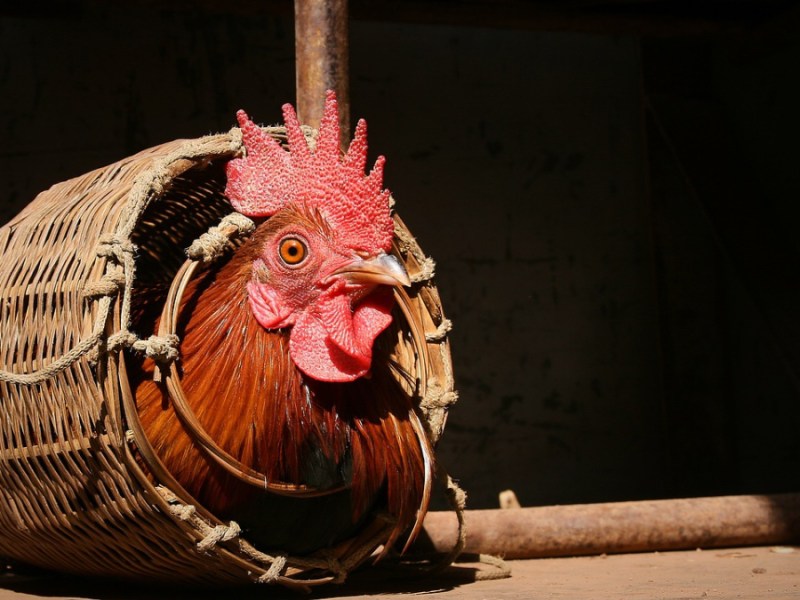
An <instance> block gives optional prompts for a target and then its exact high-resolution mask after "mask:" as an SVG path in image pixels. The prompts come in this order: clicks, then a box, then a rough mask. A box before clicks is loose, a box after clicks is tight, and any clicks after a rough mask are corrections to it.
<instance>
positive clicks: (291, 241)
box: [278, 237, 308, 266]
mask: <svg viewBox="0 0 800 600" xmlns="http://www.w3.org/2000/svg"><path fill="white" fill-rule="evenodd" d="M278 252H279V253H280V255H281V260H282V261H283V262H285V263H286V264H287V265H289V266H295V265H299V264H300V263H301V262H303V261H304V260H305V259H306V256H307V255H308V248H306V245H305V244H304V243H303V242H302V240H299V239H297V238H295V237H287V238H285V239H283V240H281V245H280V247H279V248H278Z"/></svg>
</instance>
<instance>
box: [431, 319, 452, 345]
mask: <svg viewBox="0 0 800 600" xmlns="http://www.w3.org/2000/svg"><path fill="white" fill-rule="evenodd" d="M452 329H453V322H452V321H451V320H450V319H442V322H441V323H439V326H438V327H437V328H436V331H434V332H433V333H426V334H425V341H426V342H441V341H443V340H444V339H445V338H446V337H447V334H448V333H450V331H452Z"/></svg>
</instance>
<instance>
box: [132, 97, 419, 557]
mask: <svg viewBox="0 0 800 600" xmlns="http://www.w3.org/2000/svg"><path fill="white" fill-rule="evenodd" d="M283 112H284V118H285V122H286V133H287V137H288V148H289V149H288V151H287V150H286V149H284V148H283V147H282V146H281V145H280V144H279V143H278V142H277V141H276V140H275V139H274V138H273V137H271V136H270V135H268V134H267V133H266V132H264V131H263V130H262V129H261V128H259V127H257V126H256V125H255V124H254V123H253V122H252V121H250V120H249V118H248V117H247V115H246V114H245V113H244V112H242V111H240V112H239V114H238V115H237V116H238V120H239V124H240V126H241V129H242V134H243V141H244V146H245V148H246V151H247V155H246V156H245V157H243V158H237V159H234V160H231V161H230V162H229V163H228V166H227V177H228V183H227V188H226V195H227V197H228V198H229V200H230V202H231V204H232V205H233V207H234V208H235V209H236V210H237V211H239V212H241V213H242V214H245V215H247V216H250V217H252V218H254V219H257V220H260V221H261V222H260V224H259V226H258V228H257V229H256V231H255V233H254V234H253V235H252V236H251V237H250V238H249V239H248V240H247V241H245V242H244V243H243V244H242V246H241V247H240V248H238V249H237V250H236V252H235V253H234V255H233V256H232V257H231V258H230V259H229V260H228V261H227V262H225V263H224V264H223V265H221V266H219V267H217V268H214V269H209V270H208V271H206V272H205V273H204V274H203V275H202V276H201V277H198V278H196V279H195V280H194V281H193V282H192V284H191V286H190V288H189V289H188V290H187V292H186V293H185V294H184V299H183V304H182V309H181V315H182V319H183V320H182V322H181V325H180V329H179V331H178V334H179V336H180V338H181V345H180V351H181V355H180V363H179V365H180V369H181V372H182V379H183V388H184V391H185V395H186V398H187V401H188V403H189V405H190V406H191V408H192V410H193V411H194V413H195V415H196V416H197V419H198V420H199V421H200V422H201V423H202V425H203V427H204V428H205V430H206V431H207V432H208V433H209V434H210V435H211V437H213V439H214V440H215V441H216V443H217V444H218V445H219V446H220V447H221V448H223V449H224V450H225V451H226V452H228V453H229V454H230V455H232V456H233V457H235V458H236V459H237V460H239V461H240V462H242V463H244V464H245V465H247V466H249V467H251V468H252V469H254V470H256V471H258V472H261V473H263V474H265V475H266V477H267V479H268V480H269V481H272V482H283V483H286V484H289V485H290V486H291V485H296V486H306V487H309V488H313V489H316V490H318V491H320V492H321V494H320V495H318V496H316V497H301V496H299V495H298V496H293V495H292V494H288V495H276V494H273V493H271V492H268V491H264V490H260V489H258V488H257V487H254V486H252V485H247V484H246V483H243V482H242V481H240V480H238V479H236V478H234V477H233V476H231V475H229V474H228V473H227V472H226V471H225V470H224V469H222V468H221V467H219V466H217V465H216V464H214V463H213V462H212V461H210V460H209V459H208V457H207V456H206V455H205V454H204V453H203V451H202V450H201V449H200V448H199V447H198V445H197V444H195V442H194V441H193V439H192V437H191V436H190V435H188V434H187V432H186V431H185V429H184V427H183V426H182V424H181V421H180V420H179V419H178V418H176V416H175V413H174V411H173V410H172V408H171V406H170V404H169V400H168V397H167V395H166V393H165V392H164V390H163V388H162V387H161V386H159V385H158V384H156V383H154V382H153V381H152V378H151V377H149V374H150V372H151V371H152V369H153V365H152V363H151V362H150V361H146V362H145V363H144V365H143V368H142V370H141V373H140V376H139V377H138V381H135V382H134V383H135V385H136V389H135V394H136V402H137V406H138V410H139V415H140V419H141V423H142V426H143V428H144V430H145V432H146V434H147V437H148V440H149V441H150V443H151V445H152V446H153V448H154V450H155V451H156V453H157V455H158V456H159V458H160V459H161V461H162V462H163V463H164V465H165V466H166V468H167V469H168V470H169V471H170V472H171V474H172V475H173V476H174V477H175V478H176V479H177V480H178V481H179V482H180V484H181V485H182V486H183V487H184V488H185V489H186V490H187V491H188V492H189V493H191V494H192V495H193V496H194V497H195V498H196V499H197V500H199V501H200V502H201V503H202V504H203V505H204V506H205V507H206V508H208V509H210V510H211V511H212V512H214V513H215V514H217V515H219V516H222V517H224V518H229V519H235V520H236V521H237V522H238V523H239V524H240V525H241V526H242V528H243V529H244V532H245V533H244V534H245V536H246V537H249V538H250V539H252V540H253V541H254V542H256V543H257V544H258V545H259V547H265V548H280V549H284V550H287V551H290V552H309V551H312V550H315V549H318V548H322V547H326V546H329V545H331V544H333V543H335V542H336V541H337V540H340V539H342V538H343V537H344V536H346V535H347V534H348V533H350V532H352V531H353V530H354V528H356V527H357V526H358V525H359V523H360V522H361V521H362V520H363V519H365V518H366V517H367V516H368V515H369V514H371V513H373V512H374V511H383V512H385V513H388V515H390V517H392V518H393V519H395V520H396V525H395V526H394V528H393V531H392V534H391V536H390V539H389V541H388V542H387V546H389V545H391V544H393V543H394V541H396V540H397V538H398V537H399V536H400V535H401V534H402V533H403V532H404V531H405V530H407V529H408V528H409V527H410V526H411V525H412V524H413V525H414V528H413V531H412V533H411V536H410V538H413V536H414V535H415V533H416V531H417V530H418V529H419V526H420V524H421V521H422V518H423V516H424V514H425V512H426V510H427V506H428V501H429V495H430V480H431V477H432V474H431V472H432V471H431V470H432V450H431V447H430V443H429V441H428V439H427V436H426V435H425V432H424V427H423V426H422V425H421V423H420V420H419V417H418V416H417V414H416V412H415V410H416V409H415V406H414V402H413V399H412V398H411V397H409V395H408V394H407V393H406V392H405V391H404V390H403V388H402V387H401V386H400V385H399V384H398V382H397V380H396V378H395V376H394V375H393V373H392V372H391V371H390V360H389V357H388V353H389V343H388V342H390V340H386V339H385V338H386V336H381V333H382V332H383V331H385V330H386V329H387V328H389V327H390V326H391V324H392V308H393V305H394V298H393V292H392V287H393V286H403V285H409V280H408V275H407V274H406V272H405V269H404V268H403V266H402V265H401V263H400V262H399V261H398V260H397V259H396V258H395V257H394V256H392V255H391V254H390V250H391V243H392V238H393V222H392V217H391V213H390V207H389V192H388V191H387V190H384V189H383V162H384V161H383V158H382V157H381V158H379V159H378V160H377V162H376V164H375V167H374V168H373V169H372V171H371V172H370V173H369V174H367V175H365V167H366V156H367V144H366V124H365V123H364V121H363V120H362V121H360V122H359V123H358V126H357V127H356V131H355V134H354V138H353V141H352V143H351V144H350V147H349V149H348V151H347V152H346V153H345V154H344V155H341V153H340V150H339V126H338V118H337V107H336V101H335V97H334V96H333V94H332V93H329V95H328V97H327V99H326V105H325V111H324V116H323V119H322V122H321V124H320V131H319V136H318V138H317V139H316V143H315V144H311V145H309V142H308V141H307V140H306V137H305V135H304V134H303V131H302V130H301V127H300V124H299V123H298V120H297V116H296V114H295V112H294V110H293V109H292V107H291V106H289V105H286V106H284V111H283ZM326 492H329V493H326Z"/></svg>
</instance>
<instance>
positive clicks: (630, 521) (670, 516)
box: [420, 494, 800, 558]
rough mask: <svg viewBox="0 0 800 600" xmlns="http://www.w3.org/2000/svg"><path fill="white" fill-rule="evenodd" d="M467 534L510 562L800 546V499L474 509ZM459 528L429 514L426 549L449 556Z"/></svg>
mask: <svg viewBox="0 0 800 600" xmlns="http://www.w3.org/2000/svg"><path fill="white" fill-rule="evenodd" d="M466 530H467V545H466V548H465V550H464V551H465V552H468V553H476V554H497V555H501V556H504V557H506V558H539V557H551V556H576V555H586V554H604V553H607V554H611V553H619V552H646V551H654V550H681V549H694V548H718V547H723V546H747V545H757V544H782V543H791V542H797V541H800V494H778V495H770V496H721V497H714V498H688V499H674V500H652V501H640V502H616V503H608V504H577V505H569V506H543V507H536V508H512V509H494V510H468V511H467V513H466ZM456 531H457V530H456V519H455V516H454V515H453V514H452V513H449V512H431V513H428V516H427V517H426V518H425V527H424V533H425V534H426V535H423V536H422V538H423V539H422V540H421V541H420V545H421V546H423V548H424V546H425V545H427V543H429V544H432V546H433V548H434V549H435V550H436V551H439V552H447V551H448V550H449V549H450V548H451V547H452V546H453V544H454V543H455V541H456V535H457V533H456ZM426 536H427V538H428V539H427V540H425V539H424V538H425V537H426ZM426 542H427V543H426Z"/></svg>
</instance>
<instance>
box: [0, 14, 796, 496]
mask: <svg viewBox="0 0 800 600" xmlns="http://www.w3.org/2000/svg"><path fill="white" fill-rule="evenodd" d="M116 6H117V7H116V8H114V9H109V8H104V3H101V2H92V1H91V0H87V1H78V0H75V1H71V2H69V1H65V2H49V3H48V2H44V3H36V4H35V5H32V6H29V7H28V8H24V9H19V8H17V9H13V10H12V9H10V8H3V9H0V86H2V87H0V91H1V92H2V93H0V189H1V190H2V194H1V195H0V217H1V218H2V221H3V222H5V221H6V220H8V219H9V218H10V217H11V216H13V215H14V214H16V212H17V211H19V210H20V209H21V208H22V207H23V206H24V205H25V204H26V203H27V202H29V201H30V200H31V199H32V198H33V197H34V196H35V195H36V193H38V192H39V191H41V190H43V189H45V188H47V187H48V186H50V185H52V184H53V183H56V182H58V181H61V180H64V179H67V178H70V177H73V176H77V175H79V174H81V173H84V172H86V171H88V170H91V169H93V168H96V167H100V166H103V165H105V164H108V163H110V162H113V161H115V160H117V159H120V158H122V157H125V156H127V155H130V154H133V153H135V152H137V151H139V150H141V149H143V148H146V147H148V146H152V145H155V144H158V143H160V142H164V141H167V140H172V139H175V138H180V137H198V136H201V135H204V134H207V133H212V132H218V131H225V130H227V129H228V128H230V127H231V126H232V125H233V124H234V122H235V119H234V115H235V112H236V110H237V109H239V108H245V109H246V110H247V111H248V112H249V113H250V115H251V116H253V117H254V118H255V119H256V120H258V121H261V122H264V123H275V122H277V121H279V119H280V106H281V104H282V103H284V102H286V101H293V100H294V28H293V22H292V14H291V3H290V2H288V1H281V2H277V1H276V2H252V1H242V2H238V3H237V2H222V1H220V2H214V1H210V0H205V1H202V2H193V3H189V2H180V1H174V2H169V1H167V2H160V3H156V2H147V1H144V0H143V1H141V2H136V1H132V0H129V1H124V2H119V3H117V4H116ZM351 7H352V12H353V17H354V18H353V22H352V23H351V48H350V51H351V65H350V69H351V94H352V107H353V113H354V117H359V116H363V117H365V118H367V120H368V121H369V125H370V144H371V149H372V150H373V154H377V153H381V154H385V155H386V156H387V157H388V163H387V175H386V183H387V186H388V187H389V188H390V189H391V190H392V191H393V193H394V195H395V197H396V198H397V202H398V210H399V212H400V213H401V214H402V216H403V218H404V219H405V221H406V222H407V223H408V224H409V226H410V228H411V229H412V231H413V232H414V233H415V235H416V236H417V237H418V239H419V241H420V243H421V245H422V246H423V248H424V249H425V250H426V251H427V252H429V253H430V254H431V255H432V256H433V257H434V258H435V259H436V260H437V263H438V267H437V281H438V284H439V288H440V292H441V294H442V298H443V301H444V305H445V309H446V310H447V312H448V316H449V317H450V318H452V320H453V321H454V323H455V329H454V331H453V333H452V343H453V355H454V362H455V367H456V376H457V386H458V389H459V390H460V393H461V400H460V402H459V404H458V405H457V406H456V407H455V408H454V409H453V411H452V412H451V417H450V420H449V423H448V428H447V431H446V432H445V436H444V438H443V441H442V443H441V447H440V449H441V457H442V460H444V461H445V462H446V464H447V465H448V467H449V469H450V471H451V472H452V473H453V474H454V475H456V476H457V477H459V478H460V479H461V481H462V483H463V485H464V486H465V487H466V488H467V489H468V491H469V493H470V497H471V507H473V508H479V507H493V506H496V504H497V492H498V491H500V490H502V489H505V488H512V489H514V490H515V491H516V492H517V495H518V496H519V498H520V500H521V502H522V503H523V504H526V505H535V504H547V503H573V502H591V501H604V500H628V499H638V498H659V497H675V496H693V495H708V494H727V493H765V492H782V491H797V490H800V468H798V463H799V462H800V435H798V431H799V430H800V402H798V399H799V398H800V376H798V367H799V366H800V322H799V321H798V319H797V317H796V316H795V307H796V306H797V304H798V301H799V300H800V286H799V285H798V275H800V270H798V266H799V264H798V262H799V261H798V258H800V238H798V235H797V233H796V232H797V223H798V220H797V217H798V216H799V215H798V213H800V211H798V209H797V204H798V198H800V168H798V158H800V156H799V155H800V153H799V152H798V138H799V137H800V118H799V117H798V107H800V86H798V83H797V81H798V76H799V75H800V66H799V65H800V36H798V27H797V25H798V23H799V22H800V19H799V18H798V17H800V11H798V9H797V8H796V6H795V3H794V2H777V1H775V2H748V1H733V0H731V1H727V2H723V1H716V2H714V1H704V2H693V3H689V2H658V1H656V2H635V1H630V2H625V1H622V2H613V1H612V2H569V3H565V2H560V3H557V2H519V1H517V2H515V1H505V0H504V1H500V2H492V3H490V2H477V1H475V2H469V1H455V0H451V1H440V2H406V3H402V2H391V1H389V0H374V1H372V2H370V1H365V0H362V1H356V0H352V1H351Z"/></svg>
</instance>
